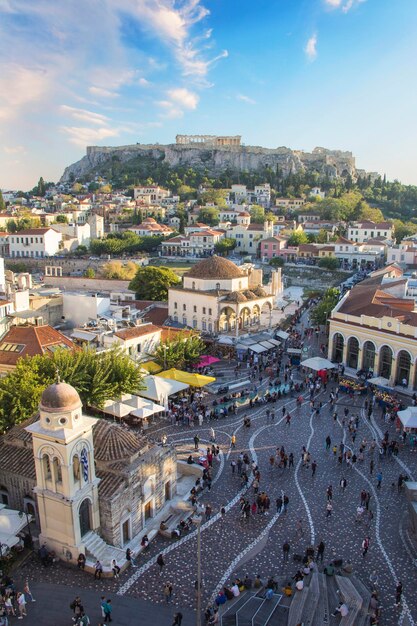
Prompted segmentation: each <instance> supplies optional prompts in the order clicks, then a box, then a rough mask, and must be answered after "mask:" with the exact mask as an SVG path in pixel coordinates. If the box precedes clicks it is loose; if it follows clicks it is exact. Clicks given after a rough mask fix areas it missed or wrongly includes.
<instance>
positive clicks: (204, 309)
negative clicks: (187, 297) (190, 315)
mask: <svg viewBox="0 0 417 626" xmlns="http://www.w3.org/2000/svg"><path fill="white" fill-rule="evenodd" d="M205 314H206V307H205V306H203V315H205Z"/></svg>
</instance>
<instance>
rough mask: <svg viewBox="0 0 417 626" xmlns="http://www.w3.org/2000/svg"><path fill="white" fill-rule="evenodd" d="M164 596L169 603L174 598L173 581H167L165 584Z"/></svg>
mask: <svg viewBox="0 0 417 626" xmlns="http://www.w3.org/2000/svg"><path fill="white" fill-rule="evenodd" d="M164 597H165V602H166V603H167V604H169V603H170V602H171V600H172V585H171V583H165V585H164Z"/></svg>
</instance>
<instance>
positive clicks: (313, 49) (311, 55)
mask: <svg viewBox="0 0 417 626" xmlns="http://www.w3.org/2000/svg"><path fill="white" fill-rule="evenodd" d="M304 52H305V53H306V56H307V58H308V60H309V61H314V59H315V58H316V57H317V34H316V33H314V35H311V37H310V39H309V40H308V41H307V43H306V47H305V48H304Z"/></svg>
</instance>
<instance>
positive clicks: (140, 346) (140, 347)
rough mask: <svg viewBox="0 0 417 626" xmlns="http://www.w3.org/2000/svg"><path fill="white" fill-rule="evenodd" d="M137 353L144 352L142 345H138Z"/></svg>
mask: <svg viewBox="0 0 417 626" xmlns="http://www.w3.org/2000/svg"><path fill="white" fill-rule="evenodd" d="M136 352H142V344H141V343H138V345H137V346H136Z"/></svg>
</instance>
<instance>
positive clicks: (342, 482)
mask: <svg viewBox="0 0 417 626" xmlns="http://www.w3.org/2000/svg"><path fill="white" fill-rule="evenodd" d="M339 485H340V491H341V492H342V493H345V489H346V487H347V480H346V478H345V477H344V476H342V478H341V479H340V483H339Z"/></svg>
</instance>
